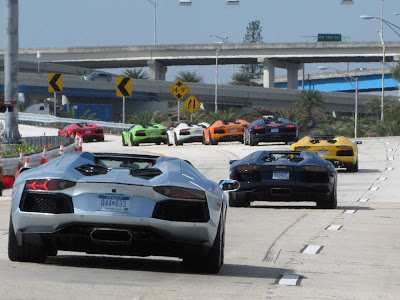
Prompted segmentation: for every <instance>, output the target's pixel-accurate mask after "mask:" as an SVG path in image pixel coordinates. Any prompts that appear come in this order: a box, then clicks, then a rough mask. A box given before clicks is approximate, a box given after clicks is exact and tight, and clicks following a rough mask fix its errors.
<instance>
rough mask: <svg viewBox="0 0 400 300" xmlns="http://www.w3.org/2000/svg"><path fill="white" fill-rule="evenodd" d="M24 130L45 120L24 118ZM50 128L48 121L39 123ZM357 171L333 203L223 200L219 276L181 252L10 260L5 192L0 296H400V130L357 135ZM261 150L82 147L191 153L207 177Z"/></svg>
mask: <svg viewBox="0 0 400 300" xmlns="http://www.w3.org/2000/svg"><path fill="white" fill-rule="evenodd" d="M20 131H21V132H22V133H23V134H24V133H26V134H24V135H28V132H29V134H30V135H32V134H35V133H36V132H37V134H43V131H44V129H38V128H31V127H26V126H20ZM45 131H46V134H53V131H54V129H45ZM360 140H362V141H363V144H362V145H360V146H359V151H360V154H359V167H360V171H359V172H358V173H345V172H339V174H338V207H337V209H335V210H320V209H316V208H315V205H314V204H312V203H289V204H288V203H269V202H256V203H253V204H252V206H251V207H250V208H229V210H228V218H227V225H226V248H225V251H226V252H225V264H224V266H223V267H222V269H221V271H220V273H219V274H217V275H206V274H195V273H187V272H186V271H185V270H184V269H183V266H182V264H181V261H180V260H178V259H168V258H160V257H150V258H137V257H133V258H132V257H115V256H100V255H86V254H80V253H71V252H60V253H59V255H58V256H57V257H54V258H50V259H49V260H48V261H47V262H46V263H45V264H32V263H16V262H11V261H9V260H8V257H7V239H8V221H9V208H10V197H9V196H7V193H8V195H10V192H11V191H7V192H6V193H5V194H6V196H5V197H0V245H1V246H0V270H1V272H0V298H1V299H4V298H5V299H21V298H22V299H39V298H40V299H54V298H58V299H70V298H74V299H76V298H79V299H94V298H96V299H98V298H100V299H122V298H128V299H378V298H379V299H398V298H399V297H400V242H399V236H400V218H399V209H400V197H399V196H398V190H397V188H398V185H399V184H398V183H399V182H400V181H399V179H400V166H399V163H398V161H399V160H400V156H399V155H398V147H399V144H400V137H394V138H369V139H360ZM260 149H288V146H285V145H283V144H269V145H267V144H265V145H261V146H258V147H249V146H244V145H242V144H239V143H230V144H229V143H220V144H219V145H218V146H204V145H201V144H185V145H183V146H179V147H176V146H172V147H168V146H166V145H160V146H156V145H151V144H146V145H140V146H139V147H130V146H128V147H123V146H122V143H121V137H120V136H106V140H105V142H103V143H85V144H84V145H83V150H84V151H98V152H103V151H104V152H106V151H108V152H113V151H127V152H129V151H137V150H140V151H151V152H157V153H162V154H165V155H171V156H178V157H181V158H184V159H188V160H190V161H191V162H192V163H193V164H194V165H195V166H196V167H197V168H198V169H199V170H200V171H201V172H202V173H203V174H204V175H205V176H207V177H208V178H210V179H212V180H215V181H219V180H220V179H224V178H228V170H229V160H231V159H237V158H241V157H243V156H245V155H247V154H248V153H251V152H252V151H255V150H260Z"/></svg>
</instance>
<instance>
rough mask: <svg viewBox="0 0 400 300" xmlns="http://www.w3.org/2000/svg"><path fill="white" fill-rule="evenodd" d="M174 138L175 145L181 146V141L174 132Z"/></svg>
mask: <svg viewBox="0 0 400 300" xmlns="http://www.w3.org/2000/svg"><path fill="white" fill-rule="evenodd" d="M174 140H175V146H182V145H183V143H181V142H179V141H178V138H177V137H176V133H174Z"/></svg>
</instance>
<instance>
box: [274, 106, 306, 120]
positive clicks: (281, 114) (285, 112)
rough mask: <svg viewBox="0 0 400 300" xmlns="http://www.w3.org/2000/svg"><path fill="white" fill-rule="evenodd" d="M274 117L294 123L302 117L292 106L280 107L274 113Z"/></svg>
mask: <svg viewBox="0 0 400 300" xmlns="http://www.w3.org/2000/svg"><path fill="white" fill-rule="evenodd" d="M274 117H277V118H284V119H287V120H290V121H293V122H296V123H297V122H299V121H300V120H301V119H302V118H303V116H302V115H301V113H300V111H299V110H298V109H294V108H288V109H280V110H278V111H277V112H276V113H274Z"/></svg>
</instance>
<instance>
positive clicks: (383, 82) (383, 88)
mask: <svg viewBox="0 0 400 300" xmlns="http://www.w3.org/2000/svg"><path fill="white" fill-rule="evenodd" d="M382 24H383V22H382ZM378 33H379V36H380V38H381V43H382V93H381V121H383V120H384V114H383V106H384V103H383V102H384V97H385V41H384V40H383V32H382V31H381V30H378Z"/></svg>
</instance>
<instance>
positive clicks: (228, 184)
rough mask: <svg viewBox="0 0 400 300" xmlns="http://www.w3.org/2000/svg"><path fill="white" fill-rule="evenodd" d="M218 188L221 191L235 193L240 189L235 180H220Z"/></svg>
mask: <svg viewBox="0 0 400 300" xmlns="http://www.w3.org/2000/svg"><path fill="white" fill-rule="evenodd" d="M219 187H220V188H221V190H223V191H237V190H238V189H239V188H240V183H239V182H238V181H236V180H230V179H228V180H221V181H220V182H219Z"/></svg>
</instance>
